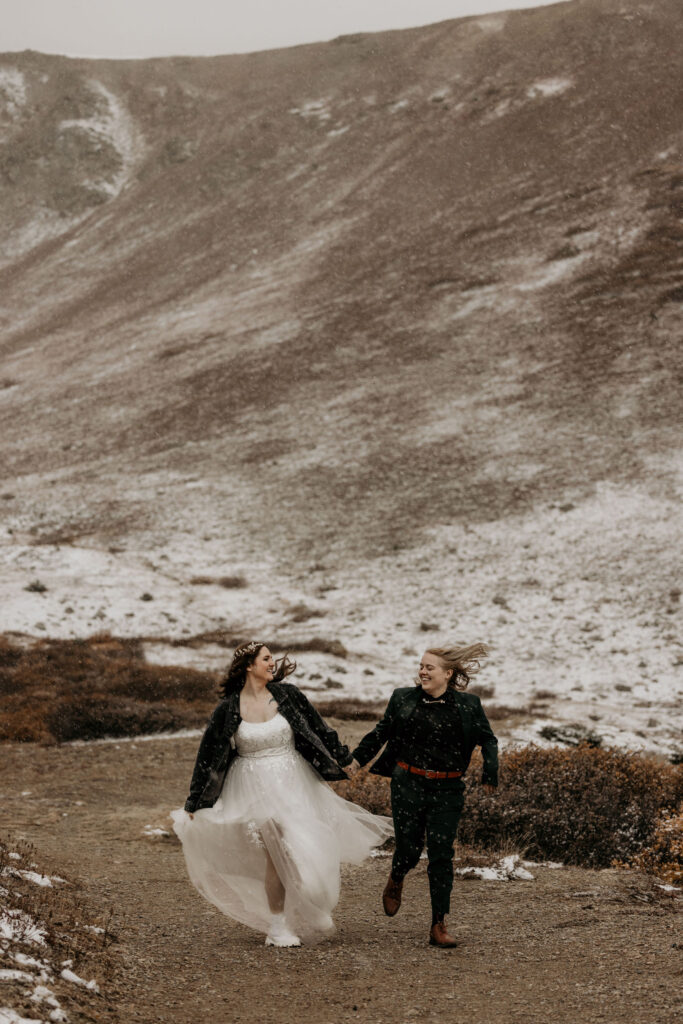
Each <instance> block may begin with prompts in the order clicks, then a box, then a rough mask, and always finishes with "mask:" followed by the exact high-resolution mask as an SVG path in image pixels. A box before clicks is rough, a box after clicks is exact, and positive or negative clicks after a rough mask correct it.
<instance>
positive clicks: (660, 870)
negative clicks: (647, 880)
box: [616, 804, 683, 885]
mask: <svg viewBox="0 0 683 1024" xmlns="http://www.w3.org/2000/svg"><path fill="white" fill-rule="evenodd" d="M616 866H619V867H629V868H636V869H637V870H639V871H645V872H647V873H648V874H650V875H657V876H658V877H659V878H662V879H664V881H665V882H670V883H671V884H672V885H680V884H681V883H682V882H683V804H681V805H680V807H679V808H678V810H677V811H664V812H663V813H662V814H661V815H660V817H659V818H658V820H657V823H656V825H655V830H654V835H653V836H652V839H651V840H650V844H649V846H647V847H646V848H645V849H644V850H642V851H641V852H640V853H638V854H637V855H636V856H635V857H633V859H632V860H631V861H630V862H628V863H626V864H623V863H622V864H618V863H617V865H616Z"/></svg>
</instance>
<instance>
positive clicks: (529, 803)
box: [337, 745, 683, 875]
mask: <svg viewBox="0 0 683 1024" xmlns="http://www.w3.org/2000/svg"><path fill="white" fill-rule="evenodd" d="M479 774H480V765H478V764H477V759H475V761H474V763H473V765H472V767H471V769H470V773H469V777H468V780H467V800H466V812H465V814H464V815H463V819H462V822H461V826H460V829H459V833H458V838H459V841H461V842H463V843H465V844H468V845H471V846H475V847H477V848H479V849H493V850H497V849H500V848H501V847H503V848H505V847H506V846H507V847H510V846H511V847H513V848H516V849H519V850H521V851H523V852H525V853H526V854H528V855H529V856H531V857H533V858H535V859H542V860H545V859H548V860H555V861H562V862H564V863H566V864H582V865H584V866H585V867H596V868H599V867H609V865H610V864H612V863H613V862H615V861H619V862H623V861H629V860H632V859H633V858H635V859H636V861H637V863H638V864H639V865H641V866H645V865H647V866H648V869H649V870H653V871H658V870H661V871H663V872H665V873H667V874H669V875H671V874H673V873H674V868H675V862H678V869H677V870H678V871H680V870H681V864H680V857H681V850H682V848H683V847H682V843H683V830H682V829H681V816H680V814H679V815H678V817H676V816H675V815H671V814H670V811H671V810H672V809H675V808H676V807H678V805H679V804H680V802H681V801H682V800H683V769H682V768H681V766H679V765H676V766H674V765H667V764H662V763H661V762H660V761H657V760H655V759H654V758H648V757H644V756H642V755H640V754H630V753H626V752H624V751H620V750H596V749H595V748H593V747H590V746H587V745H584V746H580V747H578V748H576V749H570V750H558V749H556V748H554V749H550V750H541V749H539V748H538V747H533V746H529V747H524V748H522V749H521V750H513V751H509V752H506V753H504V754H503V755H502V758H501V784H500V787H499V788H498V790H497V791H496V793H495V795H493V796H491V795H489V794H487V793H486V792H485V791H484V790H483V789H482V788H481V786H479V785H478V781H477V780H478V776H479ZM337 788H338V789H339V791H340V792H341V794H342V795H343V796H345V797H347V798H348V799H352V800H355V801H357V802H358V803H361V804H363V806H365V807H368V808H370V809H371V810H372V811H374V812H375V813H378V814H389V813H391V804H390V796H389V783H388V780H387V779H383V778H378V777H377V776H373V775H370V774H368V773H367V772H365V771H363V772H359V773H358V774H357V775H356V776H355V778H354V779H353V780H352V781H350V782H342V783H339V784H337ZM663 813H664V815H665V817H664V819H661V820H660V816H661V815H662V814H663Z"/></svg>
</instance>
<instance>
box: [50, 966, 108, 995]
mask: <svg viewBox="0 0 683 1024" xmlns="http://www.w3.org/2000/svg"><path fill="white" fill-rule="evenodd" d="M59 976H60V978H64V981H70V982H71V983H72V984H73V985H82V986H83V988H88V989H90V991H91V992H99V991H100V989H99V985H98V984H97V982H96V981H95V980H94V979H93V980H92V981H86V980H85V978H81V977H79V975H78V974H75V973H74V972H73V971H72V970H71V969H70V968H69V967H65V968H64V969H63V970H61V971H60V972H59Z"/></svg>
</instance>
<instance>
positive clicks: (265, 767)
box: [172, 713, 393, 941]
mask: <svg viewBox="0 0 683 1024" xmlns="http://www.w3.org/2000/svg"><path fill="white" fill-rule="evenodd" d="M235 742H236V747H237V753H238V754H239V757H236V758H235V759H234V760H233V762H232V764H231V765H230V768H229V770H228V774H227V776H226V779H225V783H224V785H223V790H222V792H221V795H220V797H219V798H218V800H217V801H216V803H215V804H214V805H213V807H207V808H204V809H202V810H199V811H195V815H194V818H193V819H191V818H190V816H189V815H188V814H187V813H186V812H185V811H183V810H177V811H173V812H172V818H173V827H174V829H175V832H176V833H177V835H178V837H179V838H180V840H181V842H182V845H183V852H184V854H185V861H186V864H187V870H188V873H189V876H190V880H191V881H192V883H193V884H194V885H195V886H196V888H197V889H198V890H199V892H200V893H201V894H202V895H203V896H205V897H206V899H207V900H209V901H210V902H211V903H213V904H214V905H215V906H216V907H218V909H219V910H221V911H223V913H224V914H227V915H228V916H229V917H232V918H234V919H235V920H236V921H241V922H242V923H243V924H246V925H249V927H251V928H255V929H257V930H258V931H261V932H267V931H268V929H269V925H270V922H271V919H272V916H273V915H272V912H271V911H270V909H269V907H268V899H267V897H266V890H265V877H266V865H267V859H268V855H270V858H271V860H272V862H273V864H274V866H275V870H276V871H277V873H278V875H279V877H280V880H281V881H282V883H283V885H284V888H285V917H286V922H287V926H288V927H289V928H290V929H291V930H292V931H293V932H295V934H297V935H299V936H300V937H301V938H302V939H304V940H308V941H311V940H314V939H316V938H320V937H322V936H324V935H329V934H330V933H331V932H333V931H334V925H333V923H332V916H331V915H332V910H333V909H334V907H335V905H336V903H337V900H338V898H339V866H340V863H341V862H346V863H352V864H359V863H360V862H361V861H363V860H364V859H365V858H366V857H367V856H368V855H369V853H370V851H371V850H372V848H373V847H375V846H378V845H380V844H381V843H382V842H384V840H385V839H386V838H387V837H388V836H390V835H392V834H393V826H392V824H391V819H389V818H384V817H380V816H378V815H374V814H370V812H369V811H366V810H365V809H364V808H362V807H358V806H357V805H356V804H352V803H350V802H349V801H348V800H342V798H341V797H339V796H337V794H336V793H334V792H333V790H331V789H330V788H329V786H328V785H327V784H326V783H325V782H324V781H323V780H322V779H321V778H320V776H319V775H318V773H317V772H316V771H315V770H314V769H313V768H312V767H311V766H310V765H309V763H308V762H307V761H306V760H305V758H304V757H302V756H301V754H299V752H298V751H297V750H296V749H295V747H294V734H293V732H292V729H291V726H290V725H289V723H288V722H287V721H286V720H285V719H284V718H283V717H282V716H281V715H280V714H279V713H278V714H276V715H275V717H274V718H272V719H270V721H268V722H244V721H242V722H240V725H239V728H238V730H237V732H236V734H235Z"/></svg>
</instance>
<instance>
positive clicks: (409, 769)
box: [396, 761, 462, 779]
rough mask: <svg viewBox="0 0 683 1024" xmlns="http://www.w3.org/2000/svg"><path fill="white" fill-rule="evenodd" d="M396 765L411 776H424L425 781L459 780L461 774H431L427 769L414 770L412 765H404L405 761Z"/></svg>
mask: <svg viewBox="0 0 683 1024" xmlns="http://www.w3.org/2000/svg"><path fill="white" fill-rule="evenodd" d="M396 764H397V765H398V766H399V768H404V769H405V771H407V772H412V773H413V775H424V777H425V779H459V778H460V777H461V775H462V772H432V771H429V769H428V768H414V767H413V765H412V764H406V763H405V761H397V762H396Z"/></svg>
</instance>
